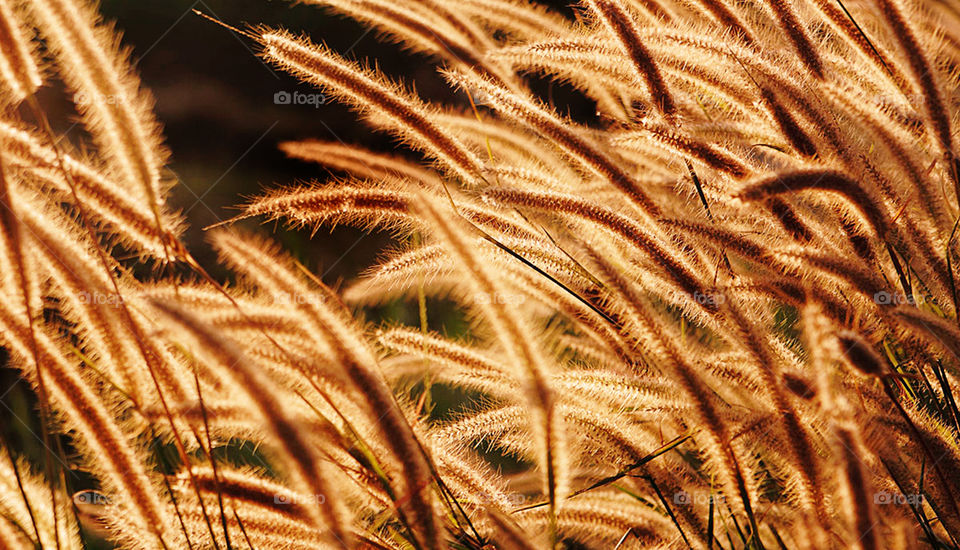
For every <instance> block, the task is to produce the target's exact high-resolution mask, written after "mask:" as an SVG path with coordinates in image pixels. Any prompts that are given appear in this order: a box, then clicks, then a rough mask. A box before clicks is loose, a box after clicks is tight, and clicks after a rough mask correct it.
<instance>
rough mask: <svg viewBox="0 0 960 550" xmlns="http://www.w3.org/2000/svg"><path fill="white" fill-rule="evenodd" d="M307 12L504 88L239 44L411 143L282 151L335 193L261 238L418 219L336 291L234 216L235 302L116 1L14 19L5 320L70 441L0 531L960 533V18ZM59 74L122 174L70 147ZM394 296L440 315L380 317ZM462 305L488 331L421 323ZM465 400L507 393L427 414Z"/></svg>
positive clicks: (310, 50)
mask: <svg viewBox="0 0 960 550" xmlns="http://www.w3.org/2000/svg"><path fill="white" fill-rule="evenodd" d="M307 3H309V4H317V5H320V6H323V7H324V8H327V9H331V10H334V11H337V12H340V13H344V14H347V15H349V16H352V17H355V18H357V19H358V20H361V21H363V22H364V23H367V24H369V25H372V26H375V27H376V28H377V29H378V30H380V31H382V32H384V33H385V34H386V35H387V36H389V37H390V38H392V39H395V40H396V41H397V42H398V43H399V44H401V45H403V46H404V47H407V48H410V49H412V50H415V51H418V52H422V53H426V54H429V55H432V56H433V57H434V58H435V59H436V60H437V61H438V62H439V63H440V65H441V66H442V67H443V69H442V70H443V71H444V72H443V74H444V75H445V77H446V79H447V80H448V82H449V83H450V85H451V89H450V94H451V97H454V96H458V97H460V98H462V97H464V95H463V94H466V95H468V96H469V98H470V104H471V105H473V106H474V108H472V109H470V110H467V111H465V112H461V111H457V110H454V109H451V108H449V107H445V106H443V105H438V104H428V103H426V102H424V101H422V100H421V99H419V98H418V97H417V96H416V95H415V94H413V93H412V92H410V91H409V90H408V89H406V88H404V87H403V86H401V85H398V84H396V83H393V82H390V81H388V80H387V79H386V78H384V77H383V76H382V75H381V74H379V73H378V72H377V71H375V70H372V69H369V68H366V66H364V65H361V64H358V63H356V62H354V61H350V60H347V59H345V58H343V57H342V56H340V55H338V54H337V53H336V52H333V51H331V50H329V49H328V48H326V47H324V46H320V45H317V44H316V43H315V42H312V41H311V40H309V39H308V38H306V37H300V36H294V35H291V34H290V33H288V32H286V31H283V30H276V29H269V28H257V29H251V30H249V31H243V32H244V33H245V35H246V38H247V39H249V40H251V41H253V42H254V43H255V44H256V45H257V46H259V47H260V48H261V51H262V55H263V57H264V58H265V59H266V60H267V61H269V62H270V63H272V64H274V65H276V66H277V67H279V68H280V69H282V70H284V71H287V72H289V73H291V74H293V75H295V76H297V77H299V78H301V79H302V80H304V81H306V82H309V83H311V84H314V85H316V86H318V87H319V88H321V89H322V90H323V92H324V93H326V94H328V95H330V96H331V97H335V98H336V99H338V100H341V101H343V102H345V103H347V104H349V105H350V106H352V107H354V108H355V109H356V111H357V112H358V114H360V115H362V117H363V119H364V121H365V122H366V123H367V124H369V125H370V126H372V127H373V128H375V129H377V130H380V131H385V132H389V133H390V134H392V135H394V136H395V137H396V138H397V141H398V142H399V143H400V144H401V145H402V146H403V147H404V148H406V149H408V150H410V151H411V152H412V153H410V154H408V155H407V156H405V157H401V156H386V155H382V154H380V153H375V152H371V151H367V150H364V148H363V147H361V146H348V145H343V144H339V143H322V142H316V141H309V142H302V143H286V144H283V145H282V148H283V150H284V151H285V152H286V153H287V154H288V155H290V156H291V157H294V158H298V159H305V160H309V161H315V162H317V163H320V164H323V165H326V166H328V167H329V168H331V169H333V170H336V171H339V172H341V173H342V174H343V178H342V179H336V180H331V181H326V182H314V183H311V184H309V185H307V186H304V187H285V188H280V189H276V190H274V191H271V192H269V193H267V194H266V195H264V196H262V197H260V198H257V199H255V200H253V201H251V202H249V203H248V204H246V205H244V206H243V213H242V214H241V215H240V216H238V218H236V219H241V218H253V217H257V218H261V219H263V220H276V219H280V220H284V221H285V222H287V223H289V224H290V225H291V226H295V227H307V228H310V229H312V230H314V231H316V230H317V229H321V228H330V227H333V226H335V225H338V224H348V225H354V226H358V227H362V228H376V229H388V230H391V231H393V232H394V233H395V235H396V239H397V242H398V247H397V249H395V250H393V251H391V252H390V253H389V255H388V256H387V257H385V258H384V260H383V261H382V262H381V263H380V264H379V265H377V266H374V267H371V268H370V269H369V270H368V271H367V272H366V274H365V275H364V276H363V277H361V278H359V279H358V280H355V281H352V282H350V284H349V285H347V286H346V288H344V289H343V290H342V291H341V292H339V293H337V292H334V291H333V290H331V289H329V288H327V287H325V286H324V285H323V284H322V283H321V282H320V281H319V280H318V279H317V278H316V277H315V276H314V275H313V274H312V273H311V272H310V271H309V270H308V269H307V268H305V267H304V266H302V265H300V264H298V263H297V262H295V261H294V260H292V259H291V258H290V257H288V256H287V255H285V254H284V252H283V251H282V250H280V249H279V248H278V247H277V246H276V245H274V244H272V243H271V242H269V241H268V240H265V239H264V238H262V237H257V236H251V235H246V234H243V233H240V232H237V231H235V230H233V229H231V228H229V226H230V225H233V222H234V221H236V219H235V220H231V221H230V222H227V223H225V224H222V225H223V226H227V227H222V226H221V227H218V228H216V229H213V230H211V232H210V234H211V242H212V244H213V246H214V247H215V248H216V249H217V250H218V251H219V253H220V255H221V259H222V261H223V263H224V264H225V265H226V266H228V267H229V268H230V269H231V270H232V271H233V272H234V273H235V274H236V277H237V280H238V283H237V284H236V285H231V286H225V285H223V284H221V283H219V282H217V281H215V280H214V279H213V278H211V277H210V276H209V275H207V273H206V272H205V271H204V270H203V269H202V268H201V267H200V265H199V264H198V263H197V262H196V261H195V260H194V259H193V258H192V256H191V255H190V252H189V251H188V250H187V249H186V247H185V246H184V245H183V244H182V243H181V241H180V238H179V235H180V233H181V231H182V227H183V226H184V224H185V223H186V220H183V219H182V218H181V216H180V215H179V214H177V213H176V212H173V211H171V209H170V207H169V206H168V205H167V202H166V199H165V196H166V192H167V190H168V188H169V186H170V182H169V181H167V177H166V175H165V174H166V173H165V171H164V163H165V159H166V153H165V151H164V149H163V145H162V138H161V136H160V133H159V130H158V128H159V125H158V123H157V122H156V120H155V119H154V118H153V115H152V113H151V108H150V99H149V96H148V94H147V93H146V92H144V91H143V90H141V89H140V85H139V82H138V80H137V77H136V75H135V74H134V73H133V72H132V70H131V67H130V64H129V61H128V59H127V54H126V52H125V51H124V50H122V49H120V48H119V47H118V45H117V43H118V40H117V38H116V36H115V34H114V32H113V30H112V29H111V27H110V26H109V25H107V24H105V23H103V22H102V21H100V20H99V19H98V16H97V15H96V7H95V6H94V5H91V4H89V3H88V2H87V1H86V0H0V46H2V55H0V103H2V105H3V107H4V109H3V114H2V120H0V208H2V211H0V287H2V288H0V292H2V294H3V299H2V300H0V336H2V343H3V345H4V347H5V348H7V349H8V350H9V351H10V352H11V355H12V364H13V365H14V366H15V367H16V368H18V369H19V371H20V373H21V376H22V378H23V379H24V380H26V381H28V382H29V383H30V384H32V387H33V388H34V389H35V391H36V394H37V396H38V403H39V407H40V419H41V421H42V425H43V431H44V433H43V434H42V438H43V439H44V441H45V447H46V449H47V454H46V460H45V461H44V464H39V465H34V464H28V463H27V462H26V461H24V460H23V459H22V458H19V457H17V456H16V453H14V452H13V450H12V449H11V448H10V446H9V444H7V443H6V442H5V443H4V445H3V446H4V447H5V449H4V453H3V456H2V457H0V458H2V460H0V546H2V547H4V548H29V547H42V548H45V549H53V548H56V549H58V550H59V549H68V548H83V547H84V544H85V543H84V542H83V541H84V540H89V539H90V538H91V537H92V536H94V535H96V536H100V537H103V538H106V539H108V540H110V541H111V542H112V544H115V545H117V546H118V547H121V548H166V549H170V550H172V549H181V548H185V549H190V550H192V549H199V548H215V549H217V550H220V549H231V548H251V549H253V548H256V549H264V548H308V547H309V548H315V547H341V548H356V547H359V548H377V549H385V548H386V549H393V548H396V549H401V548H403V549H407V548H413V549H419V550H428V549H430V550H432V549H440V548H457V549H477V550H479V549H486V548H493V547H496V548H502V549H527V548H554V547H557V545H560V546H564V547H567V548H640V547H643V548H650V547H656V548H685V547H692V548H722V549H726V550H732V549H734V548H789V549H795V548H796V549H801V548H817V549H821V548H847V547H851V548H865V549H872V548H880V547H885V548H886V547H889V548H913V547H932V548H957V547H958V537H960V508H958V500H960V445H958V444H960V440H958V437H960V411H958V408H957V405H956V402H955V399H954V394H953V389H954V388H955V387H956V386H957V384H958V383H960V382H958V380H957V373H958V371H957V369H958V368H960V321H958V315H957V313H958V299H957V295H958V293H957V288H956V278H957V266H956V263H957V240H956V238H955V237H956V230H957V227H958V220H960V217H958V216H960V214H958V212H960V205H958V199H960V175H958V169H960V160H957V159H956V157H955V154H954V150H955V146H954V129H953V126H954V124H955V119H956V116H955V115H956V113H957V111H958V100H960V96H958V95H957V94H956V89H957V87H958V84H960V82H958V78H957V70H958V67H960V15H958V13H960V10H958V6H957V5H955V4H954V3H949V2H930V3H928V4H923V5H918V4H915V3H913V2H908V1H904V0H875V1H874V0H854V1H851V2H847V3H844V4H841V3H840V2H839V1H838V0H811V1H800V0H796V1H794V0H758V1H756V2H718V1H715V0H694V1H692V2H686V1H684V2H681V1H673V0H649V1H639V0H585V1H583V2H582V5H581V6H579V8H578V9H579V11H578V13H579V15H580V17H579V18H578V20H577V21H572V20H568V19H565V18H564V17H561V16H559V15H557V14H555V13H551V12H550V11H547V10H545V9H542V8H540V7H537V6H535V5H527V4H525V3H523V2H521V1H520V0H482V1H481V0H459V1H457V2H441V1H439V0H417V1H411V2H393V1H386V0H307ZM528 73H537V74H541V75H546V76H548V77H550V78H554V79H556V80H558V81H563V82H567V83H569V84H571V85H572V86H574V87H576V88H577V89H579V90H580V91H582V92H583V93H584V94H585V95H587V96H588V97H590V98H591V99H593V100H595V101H596V104H597V114H596V117H595V119H593V120H591V121H573V120H570V119H569V118H568V117H567V116H565V115H564V114H563V113H565V108H564V106H563V105H549V104H547V103H545V102H544V101H543V100H542V99H541V98H538V97H537V96H536V95H535V94H533V93H532V92H531V91H530V89H529V88H528V82H527V80H526V79H525V76H524V75H525V74H528ZM53 80H60V81H62V82H63V83H64V84H65V85H66V87H67V88H68V89H69V90H70V91H71V92H72V93H74V94H76V95H75V96H74V97H75V98H82V99H83V100H82V101H79V100H78V101H77V110H78V113H79V115H80V120H81V121H82V123H83V125H84V127H85V128H86V130H87V132H88V134H89V137H90V144H89V145H91V146H92V147H90V148H89V149H90V150H92V151H93V152H92V153H89V154H83V153H80V152H78V151H79V150H81V148H80V147H78V148H76V149H75V148H73V147H72V146H70V145H69V144H66V143H64V142H63V141H60V140H59V139H57V136H55V135H53V133H52V132H51V130H50V129H49V125H48V124H47V123H46V119H45V116H44V113H43V111H42V110H41V108H40V106H39V104H38V102H37V100H36V99H35V97H34V94H35V92H36V91H37V89H38V88H39V87H41V86H43V85H45V84H46V83H48V82H50V81H53ZM398 148H399V146H398ZM413 153H416V154H413ZM418 155H419V156H418ZM413 158H419V160H418V161H414V160H410V159H413ZM129 253H133V254H134V255H135V256H137V257H139V259H140V261H139V262H137V263H138V265H137V266H136V267H137V269H136V270H135V269H133V267H134V266H133V265H132V264H131V262H129V261H126V260H124V259H123V257H124V256H126V255H128V254H129ZM172 268H179V269H180V271H181V272H187V273H189V275H187V276H185V277H183V276H173V275H170V273H173V272H175V271H176V269H172ZM135 273H136V274H143V273H147V274H148V275H146V276H144V275H139V276H137V275H135ZM398 298H399V299H401V300H406V303H408V304H411V306H412V307H419V310H420V312H421V313H420V315H421V319H420V321H421V323H420V326H417V327H412V326H409V327H408V326H397V325H391V326H372V325H371V324H369V323H366V322H364V321H363V320H362V319H361V318H360V317H359V313H358V312H360V311H362V306H367V305H375V304H380V303H384V302H388V301H391V300H396V299H398ZM438 298H448V299H452V300H454V301H455V302H456V303H457V304H459V306H460V307H462V308H463V309H464V311H466V312H467V314H468V317H469V320H470V326H471V329H470V331H469V334H468V335H467V336H466V337H462V338H457V339H453V338H448V337H445V336H442V335H440V334H436V333H432V332H430V331H428V330H427V328H426V327H427V319H426V317H425V316H426V307H425V304H426V302H427V301H428V300H434V299H438ZM437 385H445V386H450V387H454V388H458V389H461V390H465V391H470V392H474V393H475V394H476V395H479V396H481V397H480V398H478V399H477V400H476V401H475V403H474V404H473V405H471V407H469V408H468V409H467V410H466V412H461V413H459V414H458V415H456V416H455V417H451V418H441V419H437V417H436V416H434V415H431V414H430V408H431V402H432V399H431V388H433V387H435V386H437ZM64 439H66V440H68V441H69V443H70V448H69V449H68V450H65V449H64V448H63V445H62V441H63V440H64ZM238 441H239V442H243V444H247V443H252V444H253V445H254V446H255V447H256V448H257V449H258V450H257V451H256V452H257V453H258V454H257V456H261V455H262V457H264V458H265V459H266V461H267V462H265V463H263V466H261V467H254V466H252V465H251V464H250V463H243V461H238V460H236V459H230V458H228V457H225V452H224V450H225V449H227V448H233V447H236V445H237V442H238ZM158 449H168V450H171V451H172V454H170V453H168V455H169V456H168V455H165V454H163V453H161V452H159V451H158ZM68 455H69V456H68ZM504 455H505V456H508V457H512V459H513V460H514V461H515V462H516V463H517V464H519V466H518V467H516V468H513V470H511V471H510V473H509V474H507V473H501V471H500V465H501V464H502V458H503V456H504ZM498 457H500V458H498ZM68 460H69V463H70V464H71V466H73V467H75V468H77V469H80V470H83V471H85V472H87V473H89V474H90V475H91V476H92V477H93V479H94V480H95V482H96V483H97V487H98V488H97V490H95V491H83V492H76V491H77V488H76V487H74V476H73V474H72V473H70V472H69V470H67V469H66V468H65V464H67V462H66V461H68ZM266 464H269V466H266Z"/></svg>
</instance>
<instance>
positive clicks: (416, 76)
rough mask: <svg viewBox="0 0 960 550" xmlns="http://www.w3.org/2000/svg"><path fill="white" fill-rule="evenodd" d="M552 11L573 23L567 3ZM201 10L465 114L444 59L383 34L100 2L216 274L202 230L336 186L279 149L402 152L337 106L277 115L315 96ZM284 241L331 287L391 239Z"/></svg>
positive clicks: (248, 4) (192, 2) (253, 5)
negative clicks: (316, 146) (278, 31)
mask: <svg viewBox="0 0 960 550" xmlns="http://www.w3.org/2000/svg"><path fill="white" fill-rule="evenodd" d="M398 1H404V0H398ZM553 4H555V6H554V7H555V9H558V10H560V11H565V12H566V13H571V11H570V8H568V7H567V5H566V4H567V3H566V2H564V1H560V2H553ZM193 8H195V9H197V10H200V11H202V12H204V13H206V14H208V15H210V16H212V17H215V18H217V19H220V20H221V21H223V22H225V23H227V24H230V25H233V26H236V27H239V28H249V26H250V25H261V24H263V25H268V26H271V27H282V28H285V29H288V30H291V31H293V32H298V33H303V34H305V35H307V36H309V37H310V38H311V39H312V40H313V41H314V42H317V43H321V42H322V43H325V44H326V45H327V46H329V47H330V48H331V49H333V50H335V51H337V52H340V53H341V54H343V55H345V56H346V57H348V58H351V59H355V60H359V61H361V62H366V61H368V60H369V64H370V65H371V66H372V65H373V63H374V62H376V65H377V66H378V67H379V68H380V69H381V70H382V71H383V72H385V73H386V74H388V75H390V76H391V77H392V78H394V79H396V80H399V81H401V82H403V83H404V84H405V85H406V86H407V87H408V88H415V89H416V91H417V93H418V94H419V95H420V96H421V97H423V98H424V99H426V100H433V101H439V102H442V103H443V104H446V105H449V106H460V107H463V108H466V107H467V105H468V103H467V98H466V96H465V95H464V94H463V93H452V92H451V90H450V88H449V87H447V86H446V85H445V83H444V82H443V81H442V80H441V78H440V77H439V75H438V74H437V70H436V69H437V66H436V60H435V59H431V58H429V57H427V56H422V55H415V54H411V53H409V52H406V51H404V50H403V49H402V48H401V47H400V46H398V45H397V44H395V43H392V42H390V41H389V40H388V39H386V38H385V37H383V36H382V35H381V34H380V33H379V32H378V31H376V30H371V29H369V28H367V27H364V26H362V25H360V24H359V23H357V22H356V21H354V20H352V19H349V18H347V17H344V16H340V15H335V14H333V13H331V12H330V11H328V10H326V9H324V8H321V7H319V6H313V5H302V4H295V3H293V2H286V1H266V0H243V1H237V0H163V1H161V0H146V1H134V0H107V1H105V2H103V4H102V6H101V12H102V13H103V14H104V16H105V17H106V18H107V19H108V20H113V21H115V22H116V25H117V27H118V28H119V29H120V30H121V31H122V32H123V38H124V40H123V42H124V44H125V45H127V46H129V47H131V48H132V50H133V59H134V60H135V62H136V67H137V70H138V71H139V73H140V77H141V79H142V81H143V85H144V86H145V87H146V88H147V89H149V90H150V91H151V92H152V94H153V95H154V98H155V100H156V109H155V110H156V114H157V117H158V118H159V119H160V121H161V122H162V124H163V125H164V127H165V137H166V143H167V145H168V147H169V148H170V150H171V152H172V155H171V162H170V164H169V168H170V169H171V170H172V171H173V172H174V173H175V174H176V176H177V177H178V178H179V183H178V185H177V186H176V187H175V188H174V190H173V194H172V196H171V202H172V204H173V206H174V207H175V208H178V209H180V210H182V211H184V212H185V213H186V217H187V220H188V222H189V225H190V229H189V231H188V233H187V235H186V241H187V245H188V246H189V247H190V249H191V250H192V251H194V254H195V255H196V256H197V257H198V258H199V259H200V260H201V262H203V263H204V264H207V265H208V266H212V265H213V264H214V263H215V262H214V258H213V257H212V256H211V255H210V253H209V248H208V247H206V246H205V243H204V235H203V230H202V228H203V227H205V226H207V225H209V224H212V223H215V222H217V221H220V220H221V219H225V218H228V217H229V216H231V215H233V214H235V213H236V210H235V209H233V208H232V207H234V206H236V205H237V204H240V203H242V202H243V201H244V199H245V198H247V197H250V196H253V195H256V194H258V193H259V192H260V191H261V190H263V189H265V188H268V187H273V186H276V185H289V184H293V183H296V182H298V181H311V180H321V181H322V180H325V179H327V178H328V177H329V173H328V172H327V171H326V170H324V169H323V168H322V167H320V166H317V165H312V164H308V163H303V162H300V161H296V160H292V159H288V158H286V157H285V156H284V155H283V154H282V153H281V152H280V151H279V150H278V149H277V144H278V143H280V142H282V141H286V140H296V139H306V138H316V139H320V140H332V141H338V140H339V141H343V142H345V143H348V144H360V145H362V146H363V147H366V148H369V149H373V150H380V151H391V150H393V149H394V141H393V140H392V139H391V138H390V137H389V136H387V135H385V134H382V133H376V132H372V131H371V130H370V129H369V128H368V127H367V126H366V125H364V124H363V123H362V122H358V116H357V114H356V113H354V112H351V111H350V110H349V109H348V108H346V107H344V106H343V105H340V104H337V103H333V102H329V103H325V104H322V105H318V106H313V105H277V104H276V103H275V102H274V95H275V94H277V93H278V92H287V93H293V92H296V91H299V92H300V93H317V90H316V89H314V88H312V87H311V86H309V85H306V84H301V83H299V82H298V81H297V80H296V79H295V78H293V77H291V76H289V75H287V74H286V73H283V72H281V71H278V70H275V69H273V68H272V67H270V66H269V65H268V64H267V63H265V62H264V61H263V60H262V59H261V58H260V57H258V56H257V55H256V54H257V52H258V48H257V46H256V44H254V43H252V41H250V40H249V39H247V38H244V37H242V36H239V35H237V34H235V33H232V32H230V31H229V30H227V29H225V28H222V27H219V26H217V25H215V24H214V23H212V22H210V21H206V20H204V19H202V18H201V17H199V16H197V15H195V14H194V13H192V11H191V9H193ZM578 99H579V98H578ZM575 103H579V105H575V106H574V110H575V111H576V110H577V107H578V106H579V107H585V108H586V109H587V110H588V111H589V112H592V109H590V107H589V106H587V105H584V104H583V102H582V101H581V102H575ZM77 130H81V129H80V128H76V129H75V130H74V131H77ZM81 131H82V130H81ZM245 225H248V226H255V225H256V222H245ZM280 229H282V228H280ZM263 230H265V231H269V230H272V228H271V227H267V228H263ZM275 235H276V237H277V238H278V239H280V240H281V241H283V244H284V246H285V248H286V249H288V250H289V251H291V252H292V253H294V254H295V255H296V256H298V257H299V258H300V259H301V260H302V261H304V262H305V264H306V265H308V266H309V267H311V268H313V269H314V270H315V271H316V273H317V274H318V275H321V274H322V275H323V280H324V281H325V282H326V283H328V284H336V283H337V281H340V280H343V279H348V278H351V277H353V276H354V275H356V274H357V273H358V272H359V271H360V270H362V269H363V268H365V267H367V266H369V265H370V264H371V263H373V261H374V260H375V259H376V257H377V253H378V251H379V250H382V248H383V246H384V245H385V244H386V242H385V239H386V238H387V237H386V236H383V235H368V236H364V235H363V234H362V233H361V232H359V231H356V230H352V229H349V228H342V229H337V230H336V231H335V232H334V233H332V234H331V233H330V232H329V231H328V230H326V229H322V230H321V231H320V232H319V233H318V234H317V235H316V236H315V237H314V238H312V239H309V233H308V232H299V233H291V232H286V231H282V230H280V231H277V232H275Z"/></svg>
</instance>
